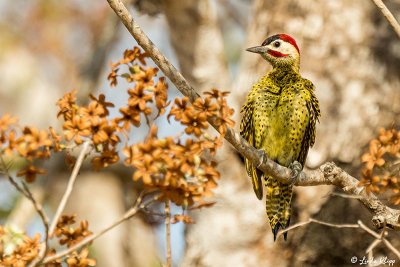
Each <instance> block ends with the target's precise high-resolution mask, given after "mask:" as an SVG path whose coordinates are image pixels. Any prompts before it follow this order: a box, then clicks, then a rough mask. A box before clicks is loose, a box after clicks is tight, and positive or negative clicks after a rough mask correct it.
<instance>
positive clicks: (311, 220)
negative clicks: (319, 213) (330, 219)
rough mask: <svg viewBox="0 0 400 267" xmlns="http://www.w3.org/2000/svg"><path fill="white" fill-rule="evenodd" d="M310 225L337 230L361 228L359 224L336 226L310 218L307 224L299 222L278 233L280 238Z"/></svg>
mask: <svg viewBox="0 0 400 267" xmlns="http://www.w3.org/2000/svg"><path fill="white" fill-rule="evenodd" d="M310 223H316V224H321V225H325V226H329V227H335V228H360V226H359V225H358V224H334V223H327V222H323V221H320V220H316V219H313V218H309V219H308V220H307V221H305V222H299V223H296V224H294V225H292V226H290V227H288V228H286V229H285V230H282V231H279V232H278V237H279V236H280V235H282V234H284V233H286V232H288V231H290V230H293V229H295V228H298V227H301V226H304V225H307V224H310Z"/></svg>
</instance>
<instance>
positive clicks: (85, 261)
mask: <svg viewBox="0 0 400 267" xmlns="http://www.w3.org/2000/svg"><path fill="white" fill-rule="evenodd" d="M88 255H89V250H88V249H87V248H84V249H82V251H81V253H79V254H78V253H77V252H76V251H74V252H72V254H71V255H69V256H68V259H67V261H66V262H67V263H68V267H86V266H95V265H96V260H95V259H89V258H88V257H87V256H88Z"/></svg>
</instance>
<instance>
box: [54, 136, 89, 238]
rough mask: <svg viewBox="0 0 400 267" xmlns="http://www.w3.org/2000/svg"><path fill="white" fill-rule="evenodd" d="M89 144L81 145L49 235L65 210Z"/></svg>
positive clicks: (86, 142)
mask: <svg viewBox="0 0 400 267" xmlns="http://www.w3.org/2000/svg"><path fill="white" fill-rule="evenodd" d="M90 142H91V141H90V140H86V141H85V143H83V147H82V150H81V153H80V154H79V156H78V159H77V160H76V163H75V166H74V169H73V170H72V173H71V176H70V178H69V181H68V185H67V189H66V190H65V193H64V195H63V197H62V199H61V201H60V204H59V205H58V208H57V212H56V214H55V215H54V218H53V221H52V222H51V225H50V229H49V234H50V235H52V234H53V232H54V229H55V228H56V225H57V222H58V219H59V218H60V216H61V213H62V212H63V211H64V208H65V205H66V204H67V201H68V198H69V196H70V195H71V193H72V189H73V188H74V184H75V180H76V177H77V176H78V173H79V170H80V169H81V165H82V162H83V159H84V158H85V155H86V152H87V150H88V148H89V145H90Z"/></svg>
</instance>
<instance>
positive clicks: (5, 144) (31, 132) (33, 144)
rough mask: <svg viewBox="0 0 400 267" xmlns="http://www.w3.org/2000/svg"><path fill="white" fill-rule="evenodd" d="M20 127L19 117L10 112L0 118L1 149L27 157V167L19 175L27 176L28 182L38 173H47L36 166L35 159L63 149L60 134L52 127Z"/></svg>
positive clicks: (9, 154) (4, 151)
mask: <svg viewBox="0 0 400 267" xmlns="http://www.w3.org/2000/svg"><path fill="white" fill-rule="evenodd" d="M19 128H21V127H18V125H17V119H15V118H12V117H11V115H10V114H6V115H4V116H2V117H1V118H0V131H1V133H0V134H1V135H0V149H1V151H2V152H3V153H4V154H5V155H7V156H9V157H11V156H13V155H14V153H15V152H16V153H17V154H18V155H19V156H21V157H23V158H25V159H26V160H27V161H28V165H27V167H26V168H25V169H23V170H21V171H19V172H18V173H17V176H19V177H21V176H25V180H26V181H27V182H33V181H35V178H36V175H37V174H46V173H47V172H46V171H45V170H42V169H38V168H36V167H34V166H33V161H34V160H35V159H40V160H44V159H47V158H49V157H50V155H51V153H50V151H51V150H53V151H59V150H61V148H60V145H59V136H58V135H57V134H56V133H55V132H54V130H53V129H52V128H50V129H49V131H47V130H44V129H43V130H39V129H37V128H36V127H34V126H32V127H28V126H27V127H25V128H24V129H23V130H22V131H18V129H19ZM19 132H20V133H19ZM18 133H19V134H18Z"/></svg>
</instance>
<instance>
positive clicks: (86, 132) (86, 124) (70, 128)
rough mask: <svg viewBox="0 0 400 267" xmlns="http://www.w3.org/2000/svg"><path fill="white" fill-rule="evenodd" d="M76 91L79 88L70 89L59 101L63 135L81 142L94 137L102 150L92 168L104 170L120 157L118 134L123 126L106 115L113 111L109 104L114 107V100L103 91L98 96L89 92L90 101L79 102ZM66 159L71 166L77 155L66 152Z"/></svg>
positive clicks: (93, 161)
mask: <svg viewBox="0 0 400 267" xmlns="http://www.w3.org/2000/svg"><path fill="white" fill-rule="evenodd" d="M76 93H77V91H76V90H74V91H72V92H71V93H67V94H65V95H64V97H63V98H62V99H60V100H59V101H58V102H57V105H58V106H59V108H60V111H59V113H58V115H57V116H58V118H60V117H62V118H63V119H64V123H63V129H64V137H65V139H66V140H67V141H72V140H73V141H74V142H75V144H77V145H79V144H81V143H82V142H83V139H84V138H87V139H90V140H92V142H93V145H94V147H95V148H96V151H97V152H99V153H100V155H99V156H96V157H94V158H93V159H92V163H93V169H95V170H101V169H102V168H103V167H107V166H108V165H110V164H113V163H116V162H118V160H119V157H118V152H117V151H116V145H117V144H118V143H119V142H120V138H119V137H118V134H117V133H118V131H120V127H119V126H118V123H117V121H116V120H115V119H108V118H107V116H108V115H109V114H110V112H109V110H108V108H109V107H114V104H113V103H111V102H106V101H105V96H104V95H103V94H100V96H99V98H96V97H95V96H94V95H92V94H90V95H89V97H90V99H91V101H90V103H89V105H88V106H78V105H77V104H76V97H75V94H76ZM66 163H67V164H68V165H70V169H71V167H72V168H73V165H74V164H75V159H74V158H73V157H71V156H70V155H69V154H67V157H66Z"/></svg>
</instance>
